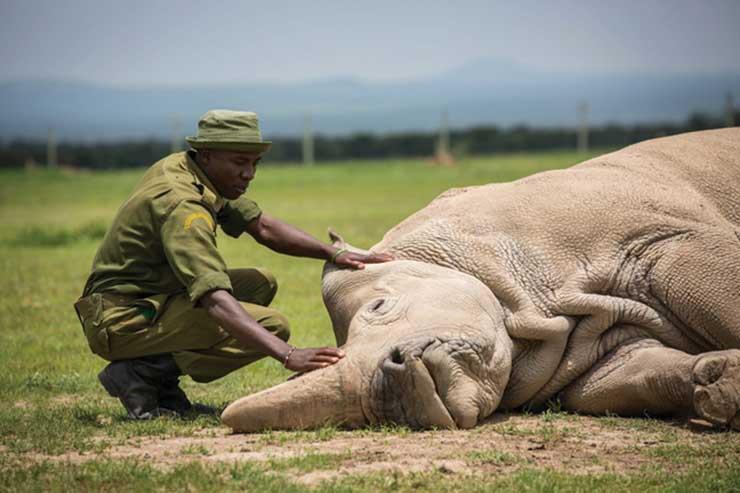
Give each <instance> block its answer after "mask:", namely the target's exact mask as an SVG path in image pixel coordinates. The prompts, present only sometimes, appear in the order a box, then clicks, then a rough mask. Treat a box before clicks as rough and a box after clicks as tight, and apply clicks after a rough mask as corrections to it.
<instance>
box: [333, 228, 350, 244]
mask: <svg viewBox="0 0 740 493" xmlns="http://www.w3.org/2000/svg"><path fill="white" fill-rule="evenodd" d="M329 240H331V246H333V247H337V248H347V242H346V241H344V238H342V236H341V235H340V234H339V233H337V232H336V231H334V230H333V229H331V228H329Z"/></svg>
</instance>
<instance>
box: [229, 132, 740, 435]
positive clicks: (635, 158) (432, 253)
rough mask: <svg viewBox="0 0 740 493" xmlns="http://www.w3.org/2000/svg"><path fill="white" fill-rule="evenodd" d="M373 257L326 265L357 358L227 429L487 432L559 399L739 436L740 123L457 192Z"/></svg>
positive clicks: (252, 404)
mask: <svg viewBox="0 0 740 493" xmlns="http://www.w3.org/2000/svg"><path fill="white" fill-rule="evenodd" d="M336 240H337V243H336V244H340V242H341V239H339V238H336ZM341 244H343V243H341ZM372 250H374V251H386V252H389V253H391V254H392V255H393V256H394V258H395V259H396V260H394V261H392V262H388V263H385V264H375V265H368V266H367V268H366V269H365V270H361V271H352V270H346V269H337V268H335V267H334V266H333V265H326V266H325V268H324V273H323V279H322V281H323V295H324V301H325V304H326V307H327V309H328V311H329V314H330V316H331V320H332V324H333V326H334V331H335V334H336V338H337V343H338V344H339V345H341V346H342V347H343V348H344V350H345V353H346V355H347V356H346V357H345V358H344V359H343V360H341V361H340V362H339V363H337V364H336V365H334V366H331V367H328V368H326V369H323V370H319V371H315V372H312V373H308V374H305V375H303V376H300V377H299V378H296V379H293V380H291V381H288V382H285V383H283V384H281V385H278V386H275V387H273V388H270V389H267V390H264V391H262V392H259V393H257V394H254V395H251V396H247V397H244V398H242V399H239V400H238V401H236V402H234V403H232V404H231V405H230V406H229V407H228V408H227V409H226V410H225V411H224V413H223V415H222V419H223V421H224V422H225V423H226V424H227V425H228V426H230V427H232V428H233V429H234V430H236V431H245V432H249V431H258V430H262V429H267V428H283V429H292V428H307V427H315V426H320V425H322V424H326V423H335V424H343V425H345V426H349V427H357V426H363V425H367V424H378V423H398V424H406V425H409V426H411V427H413V428H429V427H444V428H469V427H472V426H475V425H476V424H477V423H480V422H481V421H483V420H485V419H486V418H487V417H488V416H490V415H491V414H492V413H493V412H494V411H496V410H497V409H517V408H521V407H522V406H528V407H530V408H535V409H536V408H538V407H542V406H543V405H544V404H546V403H547V402H548V400H552V399H558V400H559V402H560V404H561V406H562V407H563V408H564V409H566V410H572V411H577V412H582V413H593V414H604V413H607V412H608V413H615V414H619V415H642V414H644V413H649V414H651V415H663V414H675V413H682V414H693V415H696V416H698V417H700V418H703V419H706V420H708V421H710V422H711V423H713V424H715V425H717V426H721V427H730V428H733V429H736V430H737V429H740V412H739V410H740V128H730V129H722V130H712V131H705V132H696V133H689V134H683V135H679V136H674V137H666V138H661V139H655V140H651V141H646V142H643V143H640V144H636V145H633V146H630V147H627V148H625V149H622V150H620V151H617V152H614V153H611V154H606V155H604V156H601V157H598V158H595V159H592V160H590V161H586V162H584V163H582V164H579V165H577V166H574V167H572V168H570V169H567V170H560V171H548V172H544V173H539V174H536V175H533V176H530V177H527V178H523V179H521V180H517V181H515V182H512V183H501V184H490V185H485V186H477V187H469V188H460V189H453V190H449V191H447V192H445V193H443V194H442V195H440V196H439V197H437V198H436V199H435V200H434V201H433V202H432V203H431V204H429V205H428V206H427V207H426V208H424V209H422V210H421V211H419V212H417V213H416V214H414V215H412V216H411V217H409V218H408V219H407V220H405V221H403V222H402V223H401V224H399V225H398V226H396V227H395V228H393V229H391V230H390V231H389V232H388V233H387V234H386V235H385V237H384V238H383V240H382V241H381V242H380V243H378V244H377V245H375V246H374V247H373V248H372Z"/></svg>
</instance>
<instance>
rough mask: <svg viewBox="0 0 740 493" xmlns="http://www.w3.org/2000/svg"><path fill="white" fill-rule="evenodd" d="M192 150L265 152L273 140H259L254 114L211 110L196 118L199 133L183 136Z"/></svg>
mask: <svg viewBox="0 0 740 493" xmlns="http://www.w3.org/2000/svg"><path fill="white" fill-rule="evenodd" d="M185 140H187V141H188V144H190V146H191V147H192V148H193V149H223V150H226V151H244V152H265V151H267V150H268V149H269V148H270V146H271V145H272V142H270V141H267V140H262V134H260V124H259V120H258V118H257V113H252V112H251V111H233V110H211V111H208V112H206V114H204V115H203V116H202V117H200V121H198V135H197V136H195V137H186V138H185Z"/></svg>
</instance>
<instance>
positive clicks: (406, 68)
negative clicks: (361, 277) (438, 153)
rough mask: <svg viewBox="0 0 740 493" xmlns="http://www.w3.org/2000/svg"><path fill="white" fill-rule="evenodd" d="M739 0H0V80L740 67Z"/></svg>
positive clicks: (367, 77) (382, 77)
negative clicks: (467, 67)
mask: <svg viewBox="0 0 740 493" xmlns="http://www.w3.org/2000/svg"><path fill="white" fill-rule="evenodd" d="M739 26H740V0H693V1H685V0H620V1H618V2H595V1H577V0H552V1H547V0H542V1H531V0H520V1H516V2H512V1H494V0H488V1H477V0H471V1H465V0H460V1H457V2H451V1H436V0H423V1H416V0H406V1H402V0H395V1H385V0H375V1H373V2H346V1H322V0H313V1H310V2H309V1H287V0H270V1H261V2H252V1H233V0H224V1H215V2H205V1H203V0H199V1H191V0H180V1H161V0H146V1H141V0H133V1H125V0H118V1H108V0H94V1H74V0H68V1H64V0H52V1H49V0H17V1H13V0H0V80H18V79H27V78H32V79H62V80H70V79H71V80H80V81H90V82H95V83H101V84H106V85H115V86H123V87H136V86H184V85H193V84H197V85H201V84H212V83H232V82H233V83H236V82H241V83H243V82H259V81H262V82H283V83H291V82H302V81H308V80H320V79H326V78H356V79H360V80H364V81H391V80H409V79H414V78H422V77H425V76H428V75H432V74H437V73H441V72H447V71H450V70H454V69H455V67H458V66H461V65H463V64H465V63H468V62H472V61H475V60H478V59H482V58H496V59H499V60H502V61H507V62H511V63H514V64H520V65H523V66H525V67H528V68H534V69H540V70H546V71H562V72H579V73H603V72H653V73H655V72H692V73H695V72H726V71H733V72H738V71H740V27H739Z"/></svg>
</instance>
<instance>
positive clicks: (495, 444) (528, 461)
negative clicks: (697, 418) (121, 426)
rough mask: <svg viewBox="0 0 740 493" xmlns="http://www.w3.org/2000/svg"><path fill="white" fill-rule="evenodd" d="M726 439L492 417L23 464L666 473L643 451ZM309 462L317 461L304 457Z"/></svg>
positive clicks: (227, 435)
mask: <svg viewBox="0 0 740 493" xmlns="http://www.w3.org/2000/svg"><path fill="white" fill-rule="evenodd" d="M730 435H733V436H734V435H735V434H734V433H730ZM727 436H728V434H727V433H715V432H713V431H711V429H710V428H707V427H706V425H704V424H702V423H691V422H688V423H687V422H683V423H673V424H671V423H663V422H654V421H652V422H649V424H643V422H641V421H640V420H619V419H615V420H613V422H611V421H609V419H603V418H602V419H598V418H591V417H584V416H571V415H562V416H561V415H557V416H554V417H553V416H549V417H548V416H543V415H497V416H496V417H494V418H493V419H492V420H490V421H489V422H487V423H486V424H484V425H482V426H479V427H477V428H474V429H472V430H454V431H451V430H433V431H424V432H411V431H408V430H404V429H400V430H395V429H390V430H360V431H331V432H330V433H329V435H328V436H322V435H321V434H320V433H319V432H316V433H314V432H297V433H289V432H274V433H268V434H252V435H236V434H232V433H231V432H230V431H229V430H227V429H225V428H218V429H212V428H211V429H204V430H202V432H200V433H195V434H194V436H188V437H175V438H153V437H146V438H137V439H133V440H131V441H129V442H127V443H125V444H123V445H118V446H113V447H110V448H108V449H107V450H105V451H103V452H95V453H88V454H80V453H77V452H75V453H68V454H63V455H60V456H53V457H51V456H40V455H35V456H34V457H32V458H31V457H29V458H31V459H32V460H36V461H38V460H52V461H65V462H67V461H68V462H73V463H79V462H84V461H88V460H92V459H96V460H98V459H101V458H112V459H115V458H133V459H144V460H146V461H147V462H148V463H152V464H155V465H157V466H159V467H163V468H168V467H171V466H173V465H174V464H180V463H182V462H187V461H201V462H205V463H216V462H229V463H231V462H243V461H250V462H255V463H260V464H262V465H263V466H264V467H265V468H266V469H268V470H269V469H279V470H283V471H285V472H287V473H288V474H289V475H291V476H292V477H293V478H294V479H296V480H298V481H300V482H302V483H304V484H315V483H318V482H321V481H324V480H329V479H333V478H337V477H343V476H347V475H364V474H369V473H374V472H392V471H397V472H403V473H408V472H413V471H433V470H436V471H440V472H442V473H445V474H463V475H479V474H491V473H501V472H511V471H513V470H516V469H518V468H520V467H523V466H526V467H533V468H537V469H542V468H547V469H553V470H558V471H563V472H568V473H574V474H587V473H603V472H615V473H628V472H630V471H637V470H639V469H641V468H646V467H656V465H660V467H662V468H668V469H671V468H679V467H680V464H677V463H676V464H674V463H672V462H671V461H670V460H664V459H662V458H661V457H660V456H659V455H658V456H656V454H651V450H652V451H655V450H657V449H658V448H660V447H666V446H676V445H680V446H683V447H693V446H697V445H708V444H709V445H711V443H712V442H713V441H716V442H718V443H719V442H720V441H721V440H726V439H727ZM739 452H740V450H738V449H735V450H733V451H731V452H730V453H731V454H736V455H737V458H738V459H740V453H739ZM319 456H320V459H321V460H322V461H323V463H322V461H318V464H316V463H312V462H310V460H308V459H311V458H312V457H314V458H315V457H319ZM332 458H333V459H332ZM327 461H328V465H327ZM314 462H316V461H314Z"/></svg>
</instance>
